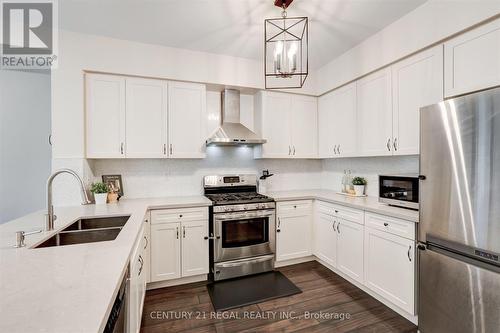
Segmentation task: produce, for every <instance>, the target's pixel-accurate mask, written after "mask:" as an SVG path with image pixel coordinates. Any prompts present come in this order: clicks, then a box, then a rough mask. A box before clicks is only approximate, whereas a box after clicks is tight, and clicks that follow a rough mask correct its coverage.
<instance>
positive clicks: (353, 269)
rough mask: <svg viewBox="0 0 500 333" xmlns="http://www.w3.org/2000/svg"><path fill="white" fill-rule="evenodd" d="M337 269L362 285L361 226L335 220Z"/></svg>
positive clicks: (342, 220)
mask: <svg viewBox="0 0 500 333" xmlns="http://www.w3.org/2000/svg"><path fill="white" fill-rule="evenodd" d="M336 229H337V268H338V269H339V270H340V271H341V272H343V273H345V274H346V275H348V276H350V277H351V278H353V279H354V280H356V281H358V282H360V283H363V237H364V235H363V229H364V227H363V225H361V224H358V223H354V222H351V221H347V220H344V219H337V224H336Z"/></svg>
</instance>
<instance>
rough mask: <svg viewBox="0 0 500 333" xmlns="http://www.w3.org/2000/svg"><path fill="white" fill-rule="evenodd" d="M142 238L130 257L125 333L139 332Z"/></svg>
mask: <svg viewBox="0 0 500 333" xmlns="http://www.w3.org/2000/svg"><path fill="white" fill-rule="evenodd" d="M141 240H142V238H139V240H138V241H137V243H136V245H135V246H134V250H133V251H132V256H131V257H130V283H129V293H128V298H127V301H128V306H127V313H128V314H127V317H126V318H127V332H134V333H135V332H139V329H140V325H141V303H142V300H141V282H142V277H141V275H142V273H143V272H142V270H143V263H142V256H141V253H142V251H141V250H142V241H141Z"/></svg>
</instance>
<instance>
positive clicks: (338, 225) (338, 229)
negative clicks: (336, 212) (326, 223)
mask: <svg viewBox="0 0 500 333" xmlns="http://www.w3.org/2000/svg"><path fill="white" fill-rule="evenodd" d="M337 232H338V233H339V235H340V222H339V223H338V224H337Z"/></svg>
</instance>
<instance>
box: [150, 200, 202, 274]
mask: <svg viewBox="0 0 500 333" xmlns="http://www.w3.org/2000/svg"><path fill="white" fill-rule="evenodd" d="M190 217H196V218H195V219H190ZM174 221H178V222H174ZM207 236H208V208H207V207H203V208H186V209H166V210H154V211H152V213H151V282H157V281H164V280H171V279H178V278H180V277H187V276H193V275H200V274H207V273H208V240H207V239H205V237H207Z"/></svg>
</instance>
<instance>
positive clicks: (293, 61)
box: [288, 42, 298, 73]
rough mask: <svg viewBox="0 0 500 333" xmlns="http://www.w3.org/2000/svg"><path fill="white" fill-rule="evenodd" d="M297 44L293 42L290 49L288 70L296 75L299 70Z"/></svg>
mask: <svg viewBox="0 0 500 333" xmlns="http://www.w3.org/2000/svg"><path fill="white" fill-rule="evenodd" d="M297 49H298V48H297V42H292V43H291V45H290V47H289V49H288V70H289V73H294V72H295V71H296V70H297Z"/></svg>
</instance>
